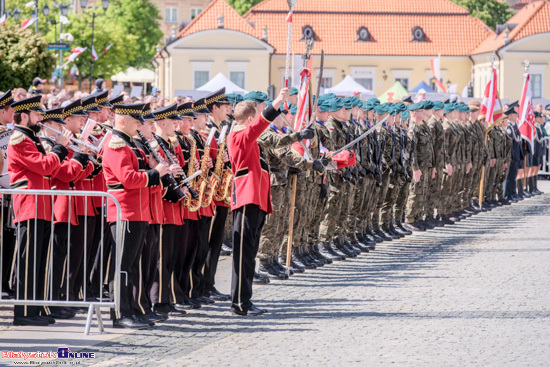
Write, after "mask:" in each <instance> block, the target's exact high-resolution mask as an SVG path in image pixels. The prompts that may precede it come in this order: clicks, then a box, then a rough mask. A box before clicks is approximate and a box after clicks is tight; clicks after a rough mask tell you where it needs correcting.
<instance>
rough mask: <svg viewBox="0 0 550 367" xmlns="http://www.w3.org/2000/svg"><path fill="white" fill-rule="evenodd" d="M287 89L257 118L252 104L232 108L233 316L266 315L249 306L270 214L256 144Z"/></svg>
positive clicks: (266, 172)
mask: <svg viewBox="0 0 550 367" xmlns="http://www.w3.org/2000/svg"><path fill="white" fill-rule="evenodd" d="M288 93H289V91H288V89H287V88H284V89H282V90H281V92H280V93H279V95H278V96H277V98H276V99H275V100H274V101H273V103H272V104H271V105H270V106H268V107H267V108H266V109H265V110H264V111H263V112H262V113H261V114H260V115H257V114H256V103H255V102H253V101H244V102H241V103H239V104H238V105H237V106H236V107H235V120H236V121H237V126H236V127H235V129H234V130H233V132H231V134H229V136H228V139H227V148H228V150H229V158H230V160H231V168H232V170H233V175H234V181H233V190H232V202H231V210H232V211H233V274H232V280H231V302H232V304H231V311H232V312H233V313H235V314H237V315H242V316H246V315H260V314H263V313H265V312H266V310H261V309H259V308H257V307H256V306H255V305H254V304H253V303H252V302H251V300H250V299H251V298H252V280H253V277H254V269H255V267H256V261H255V258H256V254H257V252H258V246H259V243H260V235H261V232H262V227H263V225H264V222H265V216H266V215H267V214H270V213H271V212H273V209H272V207H271V187H270V176H269V166H268V164H267V162H266V161H265V160H263V159H262V157H261V155H260V148H259V146H258V143H257V142H256V140H257V139H258V137H259V136H260V135H261V134H262V132H263V131H264V130H265V129H266V128H267V127H268V126H269V124H270V123H271V122H272V121H273V120H274V119H275V118H276V117H277V116H278V115H279V114H280V111H279V107H280V106H281V104H282V103H283V102H284V101H285V100H286V99H287V98H288Z"/></svg>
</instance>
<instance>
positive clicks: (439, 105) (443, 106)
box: [433, 101, 445, 111]
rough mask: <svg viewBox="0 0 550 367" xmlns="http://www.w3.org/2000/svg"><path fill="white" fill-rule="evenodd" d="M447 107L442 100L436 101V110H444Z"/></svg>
mask: <svg viewBox="0 0 550 367" xmlns="http://www.w3.org/2000/svg"><path fill="white" fill-rule="evenodd" d="M444 108H445V103H443V102H441V101H434V107H433V109H434V111H439V110H442V109H444Z"/></svg>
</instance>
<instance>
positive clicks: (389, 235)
mask: <svg viewBox="0 0 550 367" xmlns="http://www.w3.org/2000/svg"><path fill="white" fill-rule="evenodd" d="M380 232H382V233H383V234H384V236H386V237H389V238H391V239H392V240H398V239H400V238H401V236H398V235H395V234H393V233H391V232H390V229H389V227H383V228H381V229H380Z"/></svg>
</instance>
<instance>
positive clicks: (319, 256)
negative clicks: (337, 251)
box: [309, 244, 332, 264]
mask: <svg viewBox="0 0 550 367" xmlns="http://www.w3.org/2000/svg"><path fill="white" fill-rule="evenodd" d="M309 253H310V254H311V256H313V257H314V258H315V259H317V260H319V261H322V262H324V263H325V264H332V260H331V259H329V258H327V257H325V256H323V254H322V253H321V252H320V251H319V250H318V249H317V246H315V245H313V244H310V245H309Z"/></svg>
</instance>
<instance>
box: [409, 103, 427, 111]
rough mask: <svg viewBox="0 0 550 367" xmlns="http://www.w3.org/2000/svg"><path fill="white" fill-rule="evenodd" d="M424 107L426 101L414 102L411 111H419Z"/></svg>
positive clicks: (410, 107)
mask: <svg viewBox="0 0 550 367" xmlns="http://www.w3.org/2000/svg"><path fill="white" fill-rule="evenodd" d="M422 109H424V102H418V103H413V104H412V105H410V106H409V111H417V110H422Z"/></svg>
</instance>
